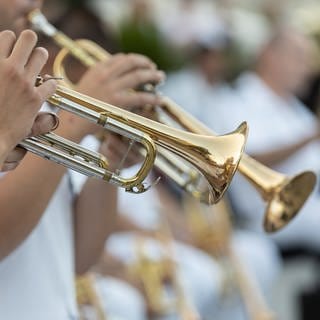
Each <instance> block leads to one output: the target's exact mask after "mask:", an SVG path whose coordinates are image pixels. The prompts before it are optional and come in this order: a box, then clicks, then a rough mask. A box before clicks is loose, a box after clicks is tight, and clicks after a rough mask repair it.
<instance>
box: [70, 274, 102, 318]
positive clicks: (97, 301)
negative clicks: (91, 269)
mask: <svg viewBox="0 0 320 320" xmlns="http://www.w3.org/2000/svg"><path fill="white" fill-rule="evenodd" d="M95 282H96V277H95V274H93V273H87V274H85V275H82V276H79V277H77V279H76V293H77V304H78V307H79V313H80V319H79V320H87V319H91V317H89V316H88V317H87V316H86V313H87V312H90V315H92V313H94V314H95V318H94V319H97V320H107V319H108V317H107V315H106V312H105V310H104V307H103V301H102V300H101V297H100V295H99V293H98V291H97V289H96V288H95Z"/></svg>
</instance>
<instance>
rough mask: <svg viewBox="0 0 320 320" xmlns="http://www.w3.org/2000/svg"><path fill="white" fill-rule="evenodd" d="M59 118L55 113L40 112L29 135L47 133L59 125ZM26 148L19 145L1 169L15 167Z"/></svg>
mask: <svg viewBox="0 0 320 320" xmlns="http://www.w3.org/2000/svg"><path fill="white" fill-rule="evenodd" d="M58 124H59V118H58V117H57V116H56V115H55V114H53V113H47V112H40V113H39V114H38V115H37V117H36V119H35V121H34V123H33V126H32V128H31V133H30V135H29V136H37V135H39V134H43V133H47V132H50V131H52V130H54V129H55V128H57V127H58ZM26 152H27V151H26V150H25V149H23V148H21V147H19V146H17V147H15V148H14V149H13V150H12V151H10V153H9V155H8V156H7V158H6V159H5V161H4V163H3V165H2V168H1V171H9V170H13V169H15V168H16V167H17V166H18V164H19V163H20V161H21V160H22V159H23V158H24V156H25V154H26Z"/></svg>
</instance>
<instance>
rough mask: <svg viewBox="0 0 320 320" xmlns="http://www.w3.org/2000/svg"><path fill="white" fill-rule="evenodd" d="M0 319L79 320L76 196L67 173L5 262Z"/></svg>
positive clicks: (1, 266) (0, 271) (0, 276)
mask: <svg viewBox="0 0 320 320" xmlns="http://www.w3.org/2000/svg"><path fill="white" fill-rule="evenodd" d="M17 201H19V199H17ZM30 206H32V203H30ZM22 214H23V213H22ZM0 319H3V320H20V319H25V320H44V319H45V320H57V319H59V320H71V319H77V308H76V301H75V289H74V243H73V212H72V194H71V190H70V184H69V178H68V176H67V175H65V176H64V177H63V179H62V181H61V182H60V184H59V186H58V188H57V190H56V192H55V194H54V195H53V197H52V198H51V201H50V203H49V204H48V207H47V209H46V210H45V212H44V214H43V216H42V217H41V219H40V221H39V223H38V224H37V226H36V227H35V228H34V230H33V231H32V232H31V233H30V234H29V236H28V237H27V238H26V240H25V241H23V242H22V243H21V244H20V245H19V246H18V247H17V248H16V249H15V250H14V251H13V252H12V253H11V254H10V255H9V256H8V257H6V258H4V259H3V260H2V261H1V262H0Z"/></svg>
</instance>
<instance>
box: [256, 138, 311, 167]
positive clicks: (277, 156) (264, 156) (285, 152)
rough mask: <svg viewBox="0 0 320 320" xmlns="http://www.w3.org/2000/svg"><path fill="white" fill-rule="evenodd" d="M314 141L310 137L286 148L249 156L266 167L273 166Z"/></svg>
mask: <svg viewBox="0 0 320 320" xmlns="http://www.w3.org/2000/svg"><path fill="white" fill-rule="evenodd" d="M315 139H316V137H314V136H311V137H307V138H305V139H304V140H302V141H298V142H297V143H295V144H291V145H289V146H287V147H283V148H278V149H274V150H270V151H268V152H265V153H256V154H251V155H252V157H253V158H254V159H256V160H257V161H259V162H261V163H263V164H265V165H267V166H273V165H277V164H279V163H281V162H282V161H285V160H287V159H288V158H290V157H291V156H292V155H293V154H295V153H296V152H298V151H299V150H300V149H301V148H303V147H305V146H306V145H307V144H308V143H310V142H312V141H314V140H315Z"/></svg>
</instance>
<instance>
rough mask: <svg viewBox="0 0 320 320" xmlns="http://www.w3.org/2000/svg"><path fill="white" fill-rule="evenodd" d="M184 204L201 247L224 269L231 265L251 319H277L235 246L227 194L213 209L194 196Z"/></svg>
mask: <svg viewBox="0 0 320 320" xmlns="http://www.w3.org/2000/svg"><path fill="white" fill-rule="evenodd" d="M183 204H184V209H185V212H186V214H187V220H188V222H189V223H188V224H189V226H190V229H191V231H192V234H193V236H194V239H195V241H196V244H197V246H198V247H200V249H202V250H204V251H206V252H207V253H209V254H210V255H212V256H213V257H214V258H216V259H217V260H218V261H219V262H221V263H222V266H223V268H224V270H227V269H228V268H231V270H230V271H231V273H232V275H231V280H232V282H233V284H234V285H236V287H237V288H238V290H239V294H240V296H241V300H242V302H243V304H244V307H245V309H246V313H247V315H248V319H250V320H275V319H276V316H275V314H274V312H272V310H270V308H269V306H268V305H267V303H266V301H265V299H264V296H263V295H262V292H261V289H260V288H259V286H258V284H257V281H256V278H255V277H254V276H252V275H250V274H249V273H248V270H247V269H246V266H245V261H243V260H242V259H241V257H239V255H238V254H237V252H236V251H235V249H234V248H233V246H232V242H231V237H232V232H233V231H232V229H233V226H232V221H231V216H230V214H231V213H232V212H231V208H230V205H229V203H228V201H227V199H226V197H225V198H224V199H222V201H220V202H219V203H218V204H217V205H216V206H215V207H211V208H207V207H206V208H204V207H203V206H202V207H201V205H200V204H199V203H198V202H196V201H194V199H193V198H191V197H185V199H184V201H183Z"/></svg>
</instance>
